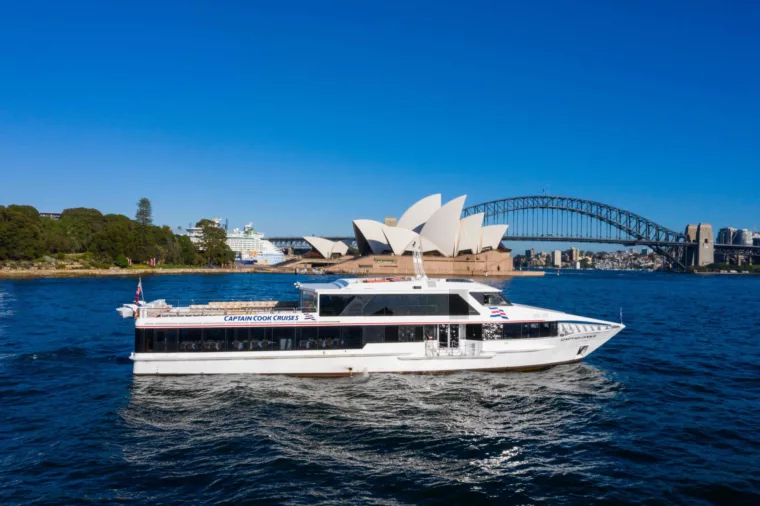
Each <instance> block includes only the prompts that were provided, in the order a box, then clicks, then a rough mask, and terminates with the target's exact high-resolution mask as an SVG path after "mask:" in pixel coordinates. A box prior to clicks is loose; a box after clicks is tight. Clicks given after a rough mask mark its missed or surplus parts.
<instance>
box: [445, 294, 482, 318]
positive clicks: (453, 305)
mask: <svg viewBox="0 0 760 506" xmlns="http://www.w3.org/2000/svg"><path fill="white" fill-rule="evenodd" d="M449 314H450V315H452V316H464V315H470V314H478V312H477V311H476V310H475V308H473V307H472V306H471V305H469V304H468V303H467V301H466V300H464V299H463V298H462V296H461V295H456V294H450V295H449Z"/></svg>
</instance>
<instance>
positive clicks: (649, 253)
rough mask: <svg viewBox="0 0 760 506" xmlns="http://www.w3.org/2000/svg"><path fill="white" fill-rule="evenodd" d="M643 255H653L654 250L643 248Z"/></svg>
mask: <svg viewBox="0 0 760 506" xmlns="http://www.w3.org/2000/svg"><path fill="white" fill-rule="evenodd" d="M641 254H642V255H651V254H652V248H641Z"/></svg>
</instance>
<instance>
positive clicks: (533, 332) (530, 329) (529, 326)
mask: <svg viewBox="0 0 760 506" xmlns="http://www.w3.org/2000/svg"><path fill="white" fill-rule="evenodd" d="M522 336H523V337H526V338H533V337H540V329H539V324H538V323H523V324H522Z"/></svg>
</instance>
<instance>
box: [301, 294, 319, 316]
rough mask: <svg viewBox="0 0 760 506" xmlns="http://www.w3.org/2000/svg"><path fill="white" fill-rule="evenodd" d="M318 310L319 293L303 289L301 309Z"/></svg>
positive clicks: (309, 311) (305, 310)
mask: <svg viewBox="0 0 760 506" xmlns="http://www.w3.org/2000/svg"><path fill="white" fill-rule="evenodd" d="M316 310H317V294H316V293H314V292H310V291H307V290H303V291H301V311H303V312H305V313H312V312H315V311H316Z"/></svg>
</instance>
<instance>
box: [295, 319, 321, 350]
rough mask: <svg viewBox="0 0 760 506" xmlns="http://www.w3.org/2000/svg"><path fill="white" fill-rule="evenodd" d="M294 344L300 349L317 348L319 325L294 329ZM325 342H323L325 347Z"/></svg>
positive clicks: (318, 343)
mask: <svg viewBox="0 0 760 506" xmlns="http://www.w3.org/2000/svg"><path fill="white" fill-rule="evenodd" d="M296 344H297V346H298V347H299V348H300V349H313V348H319V347H320V346H319V345H320V341H319V327H317V326H316V325H315V326H313V327H299V328H298V330H296ZM326 345H327V343H325V348H326V347H327V346H326Z"/></svg>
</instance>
